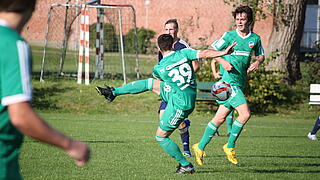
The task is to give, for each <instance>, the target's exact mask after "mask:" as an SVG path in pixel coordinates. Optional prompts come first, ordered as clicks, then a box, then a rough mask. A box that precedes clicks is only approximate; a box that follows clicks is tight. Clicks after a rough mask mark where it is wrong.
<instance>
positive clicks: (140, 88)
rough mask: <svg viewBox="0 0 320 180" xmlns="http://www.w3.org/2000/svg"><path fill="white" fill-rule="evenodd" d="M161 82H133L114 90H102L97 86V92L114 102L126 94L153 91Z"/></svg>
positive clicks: (151, 80)
mask: <svg viewBox="0 0 320 180" xmlns="http://www.w3.org/2000/svg"><path fill="white" fill-rule="evenodd" d="M157 81H159V80H155V79H153V78H149V79H144V80H138V81H133V82H131V83H128V84H126V85H124V86H121V87H118V88H113V87H108V86H107V87H106V88H102V87H99V86H97V87H96V90H97V91H98V93H99V94H100V95H103V96H105V98H106V99H107V100H108V101H110V102H111V101H113V100H114V99H115V97H116V96H119V95H124V94H138V93H142V92H145V91H151V90H153V88H154V84H156V83H159V82H157Z"/></svg>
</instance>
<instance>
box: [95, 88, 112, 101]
mask: <svg viewBox="0 0 320 180" xmlns="http://www.w3.org/2000/svg"><path fill="white" fill-rule="evenodd" d="M96 90H97V91H98V93H99V94H100V95H103V96H104V97H105V98H106V99H107V100H108V101H110V102H112V101H113V100H114V99H115V98H116V96H115V95H114V94H113V92H112V91H114V88H113V87H109V86H107V87H106V88H102V87H99V86H96Z"/></svg>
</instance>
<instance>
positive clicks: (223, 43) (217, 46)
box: [211, 32, 230, 51]
mask: <svg viewBox="0 0 320 180" xmlns="http://www.w3.org/2000/svg"><path fill="white" fill-rule="evenodd" d="M229 45H230V43H229V39H228V33H227V32H225V33H224V34H223V35H222V36H221V37H220V39H218V40H216V41H214V42H213V43H212V44H211V47H212V48H213V49H214V50H216V51H221V50H225V49H226V48H227V47H228V46H229Z"/></svg>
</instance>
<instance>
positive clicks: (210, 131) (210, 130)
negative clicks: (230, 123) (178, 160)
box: [198, 121, 218, 151]
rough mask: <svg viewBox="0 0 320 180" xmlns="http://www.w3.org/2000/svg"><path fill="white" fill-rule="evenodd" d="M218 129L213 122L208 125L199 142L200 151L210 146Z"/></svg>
mask: <svg viewBox="0 0 320 180" xmlns="http://www.w3.org/2000/svg"><path fill="white" fill-rule="evenodd" d="M217 129H218V127H217V126H216V125H215V124H213V123H212V122H211V121H210V122H209V123H208V125H207V127H206V130H205V131H204V134H203V136H202V138H201V140H200V142H199V145H198V147H199V149H200V150H202V151H203V150H204V148H205V147H206V146H207V144H209V142H210V141H211V139H212V137H213V135H214V133H216V132H217Z"/></svg>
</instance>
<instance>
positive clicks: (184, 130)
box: [178, 119, 191, 157]
mask: <svg viewBox="0 0 320 180" xmlns="http://www.w3.org/2000/svg"><path fill="white" fill-rule="evenodd" d="M189 127H190V120H189V119H185V120H184V121H183V122H181V124H180V125H179V127H178V129H179V133H180V137H181V141H182V145H183V155H184V156H186V157H191V153H190V148H189V142H190V141H189V139H190V133H189Z"/></svg>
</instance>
